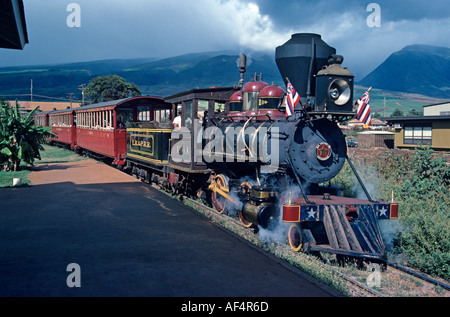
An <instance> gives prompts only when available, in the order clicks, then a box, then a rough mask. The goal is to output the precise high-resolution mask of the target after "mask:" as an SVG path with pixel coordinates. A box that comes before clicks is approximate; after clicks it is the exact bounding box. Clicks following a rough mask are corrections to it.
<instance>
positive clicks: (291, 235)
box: [288, 224, 303, 252]
mask: <svg viewBox="0 0 450 317" xmlns="http://www.w3.org/2000/svg"><path fill="white" fill-rule="evenodd" d="M288 239H289V245H290V246H291V248H292V250H294V251H296V252H298V251H300V249H301V248H302V243H303V239H302V230H301V229H300V226H299V225H298V224H293V225H291V227H290V228H289V232H288Z"/></svg>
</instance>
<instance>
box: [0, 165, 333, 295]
mask: <svg viewBox="0 0 450 317" xmlns="http://www.w3.org/2000/svg"><path fill="white" fill-rule="evenodd" d="M31 181H32V183H33V185H32V186H30V187H21V188H7V189H0V243H1V245H0V296H46V297H47V296H96V297H99V296H100V297H104V296H151V297H160V296H164V297H174V296H176V297H198V296H201V297H204V296H207V297H210V296H212V297H216V296H218V297H228V296H231V297H241V296H245V297H260V296H262V297H272V296H274V297H301V296H313V297H319V296H320V297H322V296H338V295H339V294H338V293H337V292H335V291H333V290H331V289H329V288H328V287H326V286H323V285H322V284H321V283H319V282H316V281H314V280H312V279H311V278H304V277H303V276H302V274H301V273H300V274H299V273H298V272H296V271H295V269H289V268H286V267H285V266H283V265H280V264H279V263H277V262H275V261H273V260H271V259H270V258H269V257H268V256H267V255H265V254H264V253H263V252H260V251H258V250H257V249H255V248H254V247H252V246H249V245H248V244H246V243H244V242H242V241H241V240H240V239H238V238H237V237H236V236H234V235H232V234H229V233H227V232H226V231H224V230H221V229H220V228H218V227H217V226H216V225H214V224H212V223H211V222H210V221H209V220H208V219H206V218H205V217H203V216H201V215H199V214H198V213H197V212H195V211H194V210H192V209H190V208H188V207H186V206H184V205H182V204H180V203H179V202H177V201H175V200H173V199H170V198H169V197H167V196H166V195H164V194H163V193H160V192H159V191H157V190H155V189H153V188H152V187H150V186H148V185H146V184H143V183H141V182H139V181H137V180H135V179H134V178H133V177H131V176H129V175H126V174H124V173H122V172H120V171H118V170H115V169H113V168H112V167H109V166H106V165H104V164H101V163H98V162H96V161H92V160H85V161H80V162H73V163H61V164H49V165H38V166H37V167H36V168H35V171H34V172H32V174H31ZM70 263H76V264H78V265H79V267H80V275H79V277H80V279H79V280H80V282H81V287H72V288H71V287H68V285H67V278H68V276H69V274H71V273H72V271H70V272H68V271H67V266H68V265H69V264H70ZM72 277H73V276H72ZM71 281H76V279H71Z"/></svg>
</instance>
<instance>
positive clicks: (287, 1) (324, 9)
mask: <svg viewBox="0 0 450 317" xmlns="http://www.w3.org/2000/svg"><path fill="white" fill-rule="evenodd" d="M255 2H256V3H257V4H258V6H259V8H260V10H261V13H262V14H267V15H269V16H270V17H272V19H273V20H274V22H275V23H277V24H278V25H284V26H288V25H305V24H308V23H313V22H314V21H320V20H323V19H327V17H328V16H330V15H339V14H343V13H349V12H352V13H355V14H362V15H367V14H368V13H367V6H368V5H369V4H370V3H377V4H379V5H380V8H381V12H382V18H383V21H384V22H396V21H400V20H419V19H425V18H426V19H443V18H448V17H449V16H450V6H449V1H448V0H432V1H429V0H418V1H411V0H372V1H370V0H328V1H311V0H282V1H272V0H255Z"/></svg>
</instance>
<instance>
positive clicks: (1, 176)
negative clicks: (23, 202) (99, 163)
mask: <svg viewBox="0 0 450 317" xmlns="http://www.w3.org/2000/svg"><path fill="white" fill-rule="evenodd" d="M44 149H45V150H44V151H41V158H42V159H41V160H36V161H35V162H34V164H35V165H39V164H50V163H66V162H76V161H81V160H84V159H85V158H84V157H82V156H80V155H78V154H76V153H75V152H73V151H70V150H66V149H63V148H58V147H55V146H49V145H44ZM32 169H33V167H32V166H27V165H25V164H22V165H21V170H20V171H17V172H5V171H0V188H1V187H12V182H13V178H22V186H29V185H31V183H30V181H29V175H30V173H31V171H32Z"/></svg>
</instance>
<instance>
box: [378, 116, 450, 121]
mask: <svg viewBox="0 0 450 317" xmlns="http://www.w3.org/2000/svg"><path fill="white" fill-rule="evenodd" d="M382 119H383V120H385V121H388V122H404V121H432V120H450V116H412V117H389V118H382Z"/></svg>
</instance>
